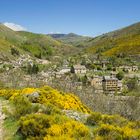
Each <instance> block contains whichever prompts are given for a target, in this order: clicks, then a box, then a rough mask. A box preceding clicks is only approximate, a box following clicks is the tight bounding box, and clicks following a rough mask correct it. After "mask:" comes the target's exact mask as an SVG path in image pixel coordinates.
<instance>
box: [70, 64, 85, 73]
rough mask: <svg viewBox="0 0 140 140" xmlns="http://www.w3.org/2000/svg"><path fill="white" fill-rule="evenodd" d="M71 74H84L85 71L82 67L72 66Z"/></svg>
mask: <svg viewBox="0 0 140 140" xmlns="http://www.w3.org/2000/svg"><path fill="white" fill-rule="evenodd" d="M71 72H72V73H75V74H86V72H87V69H86V67H85V66H84V65H80V64H79V65H74V66H72V67H71Z"/></svg>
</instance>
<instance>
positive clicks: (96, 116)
mask: <svg viewBox="0 0 140 140" xmlns="http://www.w3.org/2000/svg"><path fill="white" fill-rule="evenodd" d="M101 119H102V116H101V114H100V113H96V112H94V113H92V114H91V115H90V116H89V117H88V118H87V124H88V125H96V124H98V123H99V121H101Z"/></svg>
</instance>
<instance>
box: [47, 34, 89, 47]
mask: <svg viewBox="0 0 140 140" xmlns="http://www.w3.org/2000/svg"><path fill="white" fill-rule="evenodd" d="M48 35H49V36H51V37H53V38H54V39H57V40H60V41H62V42H63V43H66V44H71V45H74V46H77V47H84V46H82V42H84V41H87V40H89V39H91V37H87V36H81V35H77V34H74V33H69V34H48Z"/></svg>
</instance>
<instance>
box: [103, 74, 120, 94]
mask: <svg viewBox="0 0 140 140" xmlns="http://www.w3.org/2000/svg"><path fill="white" fill-rule="evenodd" d="M102 84H103V90H104V92H105V93H115V92H121V90H122V82H121V81H119V80H118V79H117V78H114V77H110V76H104V77H103V82H102Z"/></svg>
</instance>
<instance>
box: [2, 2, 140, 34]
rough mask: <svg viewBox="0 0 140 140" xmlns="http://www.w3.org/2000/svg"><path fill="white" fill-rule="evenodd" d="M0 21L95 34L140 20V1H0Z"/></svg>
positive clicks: (34, 28)
mask: <svg viewBox="0 0 140 140" xmlns="http://www.w3.org/2000/svg"><path fill="white" fill-rule="evenodd" d="M0 4H1V6H0V22H12V23H16V24H19V25H22V26H23V27H26V28H27V29H28V30H29V31H32V32H37V33H50V32H54V33H55V32H61V33H69V32H74V33H77V34H82V35H90V36H95V35H99V34H102V33H105V32H109V31H112V30H115V29H118V28H122V27H125V26H128V25H130V24H133V23H135V22H139V21H140V0H0Z"/></svg>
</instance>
